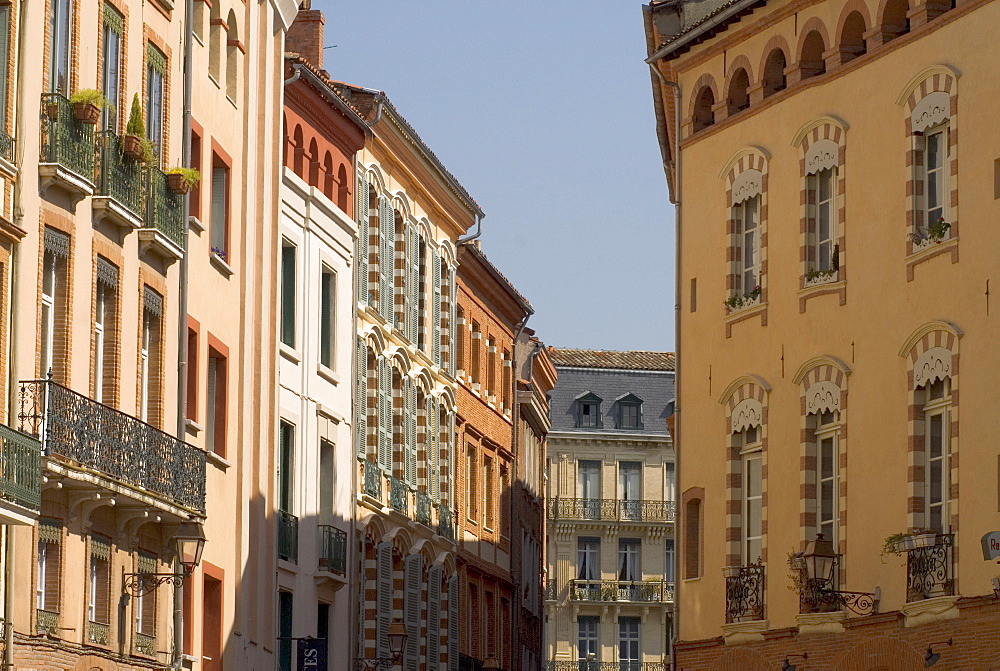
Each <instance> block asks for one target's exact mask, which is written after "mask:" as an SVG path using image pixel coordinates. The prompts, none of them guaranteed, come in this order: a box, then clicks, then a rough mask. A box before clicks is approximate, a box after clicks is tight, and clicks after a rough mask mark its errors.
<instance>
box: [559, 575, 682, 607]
mask: <svg viewBox="0 0 1000 671" xmlns="http://www.w3.org/2000/svg"><path fill="white" fill-rule="evenodd" d="M668 585H669V584H668V583H667V582H666V581H664V580H570V582H569V598H570V601H604V602H608V601H627V602H636V603H669V602H672V601H673V600H674V595H673V589H672V586H668Z"/></svg>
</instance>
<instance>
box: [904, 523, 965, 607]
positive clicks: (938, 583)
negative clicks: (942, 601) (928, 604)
mask: <svg viewBox="0 0 1000 671" xmlns="http://www.w3.org/2000/svg"><path fill="white" fill-rule="evenodd" d="M920 538H922V539H927V544H925V545H923V546H922V547H920V546H918V547H914V548H913V549H911V550H907V554H906V601H907V602H911V601H920V600H922V599H930V598H931V597H935V596H954V594H955V579H954V568H955V567H954V559H953V556H952V547H953V546H954V544H955V535H954V534H934V535H933V537H931V535H924V536H921V537H920Z"/></svg>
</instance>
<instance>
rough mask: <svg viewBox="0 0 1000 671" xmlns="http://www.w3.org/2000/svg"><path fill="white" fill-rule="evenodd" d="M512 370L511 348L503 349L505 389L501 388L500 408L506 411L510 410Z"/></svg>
mask: <svg viewBox="0 0 1000 671" xmlns="http://www.w3.org/2000/svg"><path fill="white" fill-rule="evenodd" d="M511 372H512V368H511V360H510V350H509V349H505V350H504V351H503V389H501V390H500V398H501V402H500V408H501V409H502V410H503V411H504V412H509V411H510V395H511V385H512V384H513V381H512V380H511Z"/></svg>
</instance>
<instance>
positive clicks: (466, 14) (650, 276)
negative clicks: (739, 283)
mask: <svg viewBox="0 0 1000 671" xmlns="http://www.w3.org/2000/svg"><path fill="white" fill-rule="evenodd" d="M313 9H321V10H323V12H324V14H325V16H326V36H325V39H326V44H327V45H337V46H336V47H334V48H330V49H326V51H325V62H324V67H325V68H326V70H328V71H329V73H330V76H331V77H332V78H333V79H337V80H341V81H347V82H350V83H353V84H357V85H360V86H366V87H369V88H374V89H379V90H382V91H385V92H386V95H388V97H389V99H390V100H392V102H393V104H394V105H395V106H396V108H397V109H398V110H399V111H400V113H401V114H402V115H403V116H404V117H406V119H407V121H409V122H410V124H411V125H412V126H413V127H414V128H415V129H416V130H417V132H418V133H419V134H420V136H421V138H423V140H424V141H425V142H426V143H427V144H428V145H429V146H430V147H431V149H433V150H434V153H435V154H437V156H438V158H440V159H441V161H442V162H443V163H444V164H445V166H446V167H447V168H448V169H449V170H450V171H451V172H452V173H453V174H454V175H455V176H456V177H457V178H458V180H459V182H461V183H462V185H463V186H465V188H466V189H467V190H468V191H469V193H471V194H472V197H473V198H475V199H476V201H477V202H478V203H479V205H480V207H481V208H482V209H483V211H484V212H485V213H486V218H485V220H484V222H483V225H484V231H485V233H484V234H483V237H482V240H483V243H482V248H483V251H484V252H485V253H486V254H487V256H489V258H490V260H491V261H493V263H494V264H495V265H497V267H499V268H500V270H501V271H502V272H503V273H504V274H505V275H506V276H507V277H508V278H509V279H510V280H511V281H512V282H513V283H514V286H516V287H517V288H518V290H519V291H520V292H521V293H522V294H524V295H525V296H526V297H527V298H528V300H529V301H531V303H532V305H533V306H534V308H535V314H534V316H532V318H531V320H530V321H529V326H531V327H532V328H534V329H535V330H536V331H537V333H538V336H539V337H540V338H541V339H542V340H544V341H545V342H546V343H548V344H550V345H556V346H563V347H586V348H595V349H650V350H670V349H672V348H673V341H674V337H673V304H674V289H673V267H674V266H673V239H674V237H673V236H674V230H673V207H672V206H671V205H670V204H669V201H668V197H667V187H666V182H665V179H664V175H663V168H662V165H661V160H660V155H659V149H658V146H657V141H656V131H655V127H654V123H655V117H654V114H653V105H652V94H651V92H650V84H649V68H648V67H647V66H646V64H645V63H644V62H643V58H644V56H645V37H644V33H643V26H642V9H641V0H611V1H607V0H604V1H601V0H581V1H569V0H496V1H489V0H421V1H420V2H402V1H401V0H377V1H376V0H362V1H360V2H359V1H355V2H337V1H335V0H313Z"/></svg>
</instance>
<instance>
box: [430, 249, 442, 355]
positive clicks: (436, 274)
mask: <svg viewBox="0 0 1000 671" xmlns="http://www.w3.org/2000/svg"><path fill="white" fill-rule="evenodd" d="M433 263H434V269H433V271H432V272H433V282H434V289H433V291H434V307H433V312H432V314H431V334H432V335H431V344H432V360H433V361H434V363H435V364H436V365H438V366H440V365H441V256H440V255H439V254H438V253H437V251H435V252H434V256H433Z"/></svg>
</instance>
